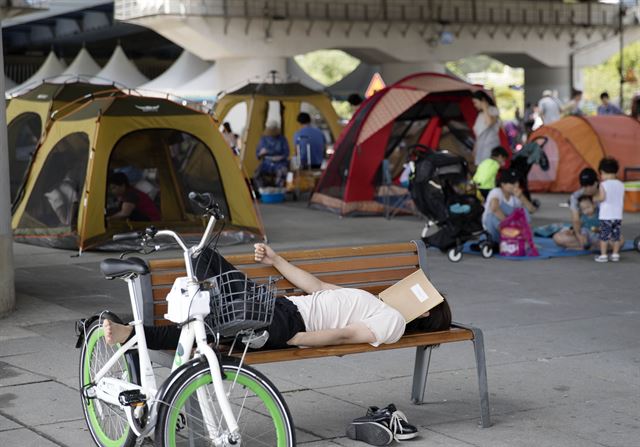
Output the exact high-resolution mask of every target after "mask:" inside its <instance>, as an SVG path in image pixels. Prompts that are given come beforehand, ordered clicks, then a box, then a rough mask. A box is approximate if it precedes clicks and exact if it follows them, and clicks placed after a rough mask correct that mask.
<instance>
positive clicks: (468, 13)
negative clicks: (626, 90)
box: [115, 0, 638, 27]
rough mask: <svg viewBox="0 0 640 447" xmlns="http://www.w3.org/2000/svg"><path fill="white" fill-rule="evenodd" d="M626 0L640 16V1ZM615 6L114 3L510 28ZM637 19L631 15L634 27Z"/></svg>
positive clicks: (608, 22) (147, 9)
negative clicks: (634, 21) (639, 12)
mask: <svg viewBox="0 0 640 447" xmlns="http://www.w3.org/2000/svg"><path fill="white" fill-rule="evenodd" d="M631 3H632V4H631V5H630V2H629V0H625V4H626V5H630V6H628V7H629V8H630V9H632V10H635V11H634V12H635V13H636V14H637V13H638V11H637V10H638V1H637V0H636V1H634V0H631ZM618 14H619V9H618V5H616V4H603V3H594V2H586V3H584V2H581V3H571V4H567V3H563V2H560V1H534V0H511V1H501V0H369V1H367V0H349V1H337V0H116V1H115V18H116V19H119V20H130V19H136V18H142V17H147V16H154V15H182V16H188V15H193V16H214V17H224V18H237V17H242V18H264V19H271V20H312V21H317V20H326V21H351V22H371V21H376V22H398V21H401V22H407V23H409V22H423V23H424V22H432V23H433V22H436V23H441V24H477V25H507V26H545V27H546V26H592V27H617V26H618ZM633 16H634V14H627V15H626V19H625V20H626V21H627V23H632V21H633V20H634V18H633Z"/></svg>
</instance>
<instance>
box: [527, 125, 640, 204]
mask: <svg viewBox="0 0 640 447" xmlns="http://www.w3.org/2000/svg"><path fill="white" fill-rule="evenodd" d="M539 137H547V138H548V139H549V140H548V142H547V144H546V145H545V146H544V151H545V153H546V154H547V157H548V158H549V170H548V171H542V170H541V169H540V167H539V166H538V165H534V167H533V168H532V169H531V171H530V172H529V188H530V189H531V190H532V191H546V192H573V191H575V190H577V189H578V188H580V184H579V182H578V173H579V172H580V171H581V170H582V169H584V168H588V167H591V168H593V169H595V170H597V169H598V163H600V160H602V158H603V157H605V156H609V157H614V158H615V159H617V160H618V162H619V163H620V171H619V173H618V176H619V177H620V178H621V179H622V175H623V172H624V168H625V167H631V166H634V167H638V166H640V122H638V121H636V120H634V119H632V118H630V117H628V116H621V115H618V116H588V117H578V116H568V117H565V118H562V119H561V120H559V121H556V122H555V123H552V124H549V125H546V126H542V127H541V128H540V129H538V130H536V131H535V132H533V133H532V134H531V136H530V137H529V141H533V140H535V139H536V138H539Z"/></svg>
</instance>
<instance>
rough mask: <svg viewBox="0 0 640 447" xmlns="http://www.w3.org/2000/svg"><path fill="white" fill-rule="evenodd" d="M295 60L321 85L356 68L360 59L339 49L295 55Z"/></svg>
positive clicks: (333, 82)
mask: <svg viewBox="0 0 640 447" xmlns="http://www.w3.org/2000/svg"><path fill="white" fill-rule="evenodd" d="M294 59H295V61H296V62H297V63H298V65H300V67H302V69H303V70H304V71H305V72H306V73H307V74H308V75H309V76H311V77H312V78H313V79H315V80H316V81H318V82H319V83H320V84H322V85H327V86H328V85H331V84H335V83H336V82H338V81H339V80H341V79H342V78H344V77H345V76H346V75H348V74H349V73H351V72H352V71H353V70H355V69H356V67H357V66H358V64H359V63H360V61H359V60H358V59H356V58H355V57H353V56H350V55H349V54H347V53H345V52H344V51H340V50H318V51H312V52H310V53H307V54H301V55H298V56H296V57H295V58H294Z"/></svg>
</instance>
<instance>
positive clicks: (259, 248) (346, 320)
mask: <svg viewBox="0 0 640 447" xmlns="http://www.w3.org/2000/svg"><path fill="white" fill-rule="evenodd" d="M254 247H255V253H254V256H255V260H256V261H258V262H261V263H262V264H265V265H270V266H273V267H275V268H276V269H277V270H278V271H279V272H280V273H281V274H282V275H283V276H284V277H285V278H286V279H287V280H288V281H289V282H291V283H292V284H293V285H294V286H296V287H298V288H300V289H302V290H303V291H305V292H306V293H307V294H308V295H302V296H290V297H286V298H277V299H276V302H275V306H274V315H273V321H272V322H271V324H270V325H269V326H268V327H267V328H266V330H267V332H268V338H267V340H266V342H265V344H264V345H263V346H262V347H261V348H263V349H278V348H287V347H291V346H306V347H314V346H315V347H317V346H329V345H340V344H348V343H369V344H371V345H372V346H379V345H381V344H383V343H395V342H396V341H398V340H399V339H400V337H402V335H403V334H404V332H405V328H406V329H407V330H420V331H423V332H430V331H440V330H447V329H449V326H450V324H451V310H450V309H449V305H448V304H447V301H446V300H445V301H443V302H442V303H441V304H439V305H438V306H436V307H434V308H433V309H431V311H430V312H426V313H424V314H423V315H421V317H419V318H417V319H416V320H414V321H412V322H411V323H409V324H408V325H407V324H405V320H404V317H403V316H402V314H400V312H398V311H397V310H396V309H394V308H392V307H390V306H389V305H387V304H385V303H384V302H383V301H381V300H380V299H378V298H377V297H376V296H374V295H372V294H371V293H369V292H367V291H364V290H360V289H350V288H342V287H339V286H336V285H334V284H329V283H326V282H324V281H322V280H321V279H320V278H317V277H315V276H313V275H312V274H310V273H308V272H306V271H304V270H302V269H300V268H298V267H296V266H295V265H293V264H291V263H290V262H288V261H287V260H286V259H284V258H282V257H281V256H279V255H278V254H277V253H276V252H275V251H274V250H273V249H272V248H271V247H269V246H268V245H266V244H255V246H254ZM231 270H237V269H236V268H235V267H234V266H233V265H232V264H230V263H229V262H228V261H227V260H226V259H225V258H224V257H222V255H220V254H219V253H218V252H217V251H212V250H208V249H207V250H205V251H203V252H202V254H201V255H200V257H199V259H198V260H197V261H196V263H195V271H196V276H197V277H198V278H210V277H212V276H216V275H219V274H221V273H224V272H228V271H231ZM237 275H241V278H242V279H243V280H244V274H243V273H241V272H238V273H237ZM103 327H104V333H105V338H106V341H107V343H109V344H115V343H124V342H125V341H126V340H127V339H128V338H129V337H130V336H131V334H132V330H133V328H132V327H131V326H125V325H121V324H117V323H114V322H111V321H109V320H105V321H104V322H103ZM144 332H145V337H146V339H147V345H148V348H149V349H175V348H176V346H177V345H178V339H179V337H180V329H179V328H178V327H177V326H145V327H144ZM250 346H251V345H250ZM251 347H253V346H251Z"/></svg>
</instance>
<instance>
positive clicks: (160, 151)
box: [106, 129, 229, 222]
mask: <svg viewBox="0 0 640 447" xmlns="http://www.w3.org/2000/svg"><path fill="white" fill-rule="evenodd" d="M108 172H109V173H112V172H122V173H124V174H126V176H127V178H128V180H129V184H130V185H131V186H132V187H133V188H135V189H137V190H138V191H140V192H142V193H144V194H146V195H147V196H148V197H149V198H150V199H151V200H152V201H153V202H154V204H155V205H156V207H157V209H158V211H159V212H160V215H161V216H162V217H161V218H162V221H183V222H184V221H196V220H199V216H200V214H201V213H202V211H201V210H199V209H196V207H195V205H193V204H192V203H191V201H190V200H189V198H188V195H189V192H191V191H196V192H200V193H205V192H209V193H212V194H213V195H214V197H215V199H216V201H217V202H218V204H219V205H220V208H221V210H222V212H223V213H224V215H225V216H229V208H228V205H227V201H226V198H225V194H224V190H223V186H222V179H221V177H220V171H219V169H218V166H217V164H216V162H215V159H214V157H213V154H212V152H211V150H210V149H209V148H208V147H207V146H206V145H205V144H204V143H203V142H202V141H200V140H199V139H197V138H195V137H194V136H192V135H190V134H188V133H185V132H180V131H177V130H171V129H148V130H140V131H136V132H132V133H130V134H128V135H126V136H125V137H123V138H122V139H121V140H120V141H118V143H117V144H116V145H115V147H114V149H113V151H112V152H111V157H110V159H109V167H108ZM106 207H107V214H110V213H111V212H113V211H117V209H119V204H118V202H117V199H116V198H115V197H114V196H113V195H112V194H111V193H110V191H108V190H107V198H106Z"/></svg>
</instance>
